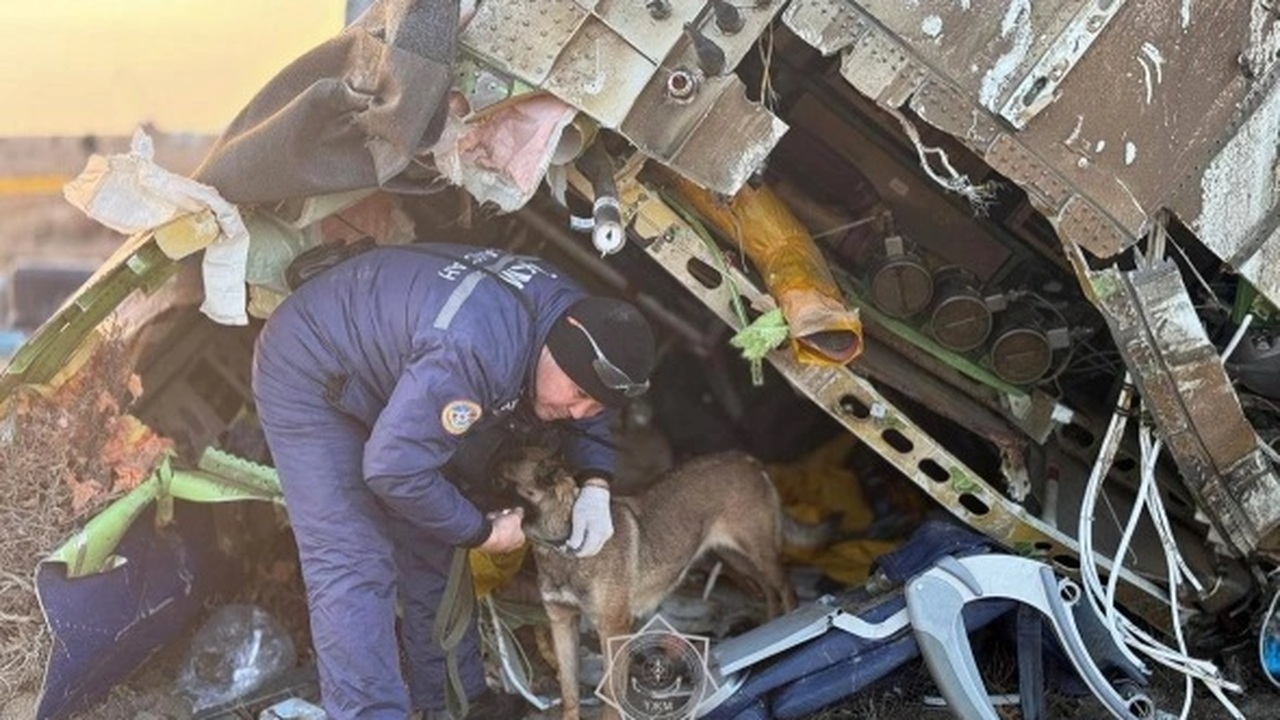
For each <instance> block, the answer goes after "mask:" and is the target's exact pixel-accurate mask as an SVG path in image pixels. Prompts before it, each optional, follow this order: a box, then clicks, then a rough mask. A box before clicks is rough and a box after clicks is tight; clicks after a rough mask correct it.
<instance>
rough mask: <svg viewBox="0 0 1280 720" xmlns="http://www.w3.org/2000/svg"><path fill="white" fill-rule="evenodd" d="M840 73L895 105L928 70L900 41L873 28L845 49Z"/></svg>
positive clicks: (863, 90)
mask: <svg viewBox="0 0 1280 720" xmlns="http://www.w3.org/2000/svg"><path fill="white" fill-rule="evenodd" d="M840 75H841V76H842V77H844V79H845V80H847V81H849V84H850V85H852V86H854V87H855V88H856V89H857V90H858V91H859V92H861V93H862V94H863V95H866V96H867V97H869V98H871V99H872V100H875V101H876V102H877V103H880V104H882V105H887V106H890V107H898V106H899V105H901V104H902V103H904V102H905V101H906V99H907V98H908V97H909V96H910V95H911V93H912V92H914V91H915V89H916V88H917V87H919V86H920V85H921V84H922V83H923V82H924V80H925V77H926V75H927V71H926V70H925V68H924V66H923V65H921V64H920V63H919V62H916V61H915V60H913V59H912V56H911V55H910V54H909V53H908V52H907V50H906V48H905V47H903V46H902V44H901V43H899V42H898V41H896V40H894V39H893V38H891V37H889V36H888V35H886V34H884V33H882V32H876V31H874V30H873V31H871V32H867V33H865V34H863V35H862V36H860V37H859V38H858V39H857V40H856V41H855V42H854V43H853V44H852V45H850V46H849V49H848V50H846V51H845V54H844V56H843V57H842V58H841V60H840Z"/></svg>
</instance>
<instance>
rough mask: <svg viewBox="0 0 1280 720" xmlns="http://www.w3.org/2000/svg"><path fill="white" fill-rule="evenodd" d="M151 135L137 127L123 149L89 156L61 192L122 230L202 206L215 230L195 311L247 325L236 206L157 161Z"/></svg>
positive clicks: (244, 246) (245, 237)
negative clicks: (200, 299)
mask: <svg viewBox="0 0 1280 720" xmlns="http://www.w3.org/2000/svg"><path fill="white" fill-rule="evenodd" d="M154 156H155V148H154V147H153V144H152V141H151V137H150V136H148V135H147V134H146V133H145V132H144V131H143V130H142V129H141V128H139V129H138V131H137V132H135V133H134V135H133V141H132V143H131V145H130V149H129V152H128V153H127V154H120V155H111V156H106V157H104V156H102V155H93V156H92V157H90V158H89V162H88V164H86V166H85V169H84V171H83V172H81V173H80V175H78V176H77V177H76V178H75V179H74V180H72V181H71V182H69V183H67V185H66V186H65V187H64V188H63V190H62V193H63V195H64V196H65V197H66V199H67V201H68V202H70V203H71V204H72V205H74V206H76V207H77V208H79V209H80V210H81V211H82V212H84V214H86V215H88V216H89V217H91V218H93V219H94V220H97V221H98V222H100V223H102V224H103V225H106V226H107V227H109V228H111V229H113V230H116V231H118V232H122V233H125V234H126V235H133V234H135V233H140V232H144V231H147V230H152V229H154V228H157V227H159V226H161V225H164V224H165V223H167V222H169V221H171V220H174V219H175V218H178V217H181V216H183V215H188V214H191V213H197V212H200V211H202V210H205V209H208V210H210V211H212V212H213V215H214V218H215V219H216V220H217V223H218V229H219V230H220V232H221V234H220V235H219V237H218V238H217V239H215V240H214V241H213V242H212V243H211V244H210V245H209V246H208V247H206V248H205V251H204V261H203V265H202V270H203V273H204V291H205V297H204V302H203V303H202V304H201V305H200V311H201V312H203V313H204V314H205V315H208V316H209V318H210V319H212V320H213V321H214V322H218V323H221V324H223V325H247V324H248V322H249V318H248V316H247V315H246V314H245V289H244V279H245V262H246V260H247V258H248V252H249V232H248V230H246V229H245V226H244V222H243V221H242V220H241V217H240V211H239V210H237V209H236V207H235V206H234V205H232V204H231V203H229V202H227V201H226V200H224V199H223V197H222V196H221V195H219V194H218V191H217V190H215V189H214V188H212V187H209V186H208V185H205V184H202V183H199V182H196V181H195V180H192V179H190V178H185V177H182V176H181V175H177V174H175V173H172V172H169V171H168V170H165V169H164V168H162V167H160V166H159V165H157V164H156V163H155V162H154V160H153V158H154Z"/></svg>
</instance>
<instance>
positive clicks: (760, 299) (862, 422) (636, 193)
mask: <svg viewBox="0 0 1280 720" xmlns="http://www.w3.org/2000/svg"><path fill="white" fill-rule="evenodd" d="M619 194H620V196H621V198H622V202H623V205H624V206H627V207H631V208H634V212H633V213H627V214H629V215H633V216H634V218H635V219H634V224H633V228H634V230H635V232H636V233H637V234H638V235H639V236H640V240H639V243H638V244H639V245H640V246H642V247H643V248H644V249H645V251H646V252H647V253H648V254H649V256H650V257H652V258H653V259H654V260H655V261H657V263H658V264H659V265H661V266H662V267H663V268H665V269H666V270H667V271H668V272H669V273H670V274H671V276H672V277H673V278H675V279H676V280H677V281H678V282H680V283H681V284H682V285H683V286H684V287H685V288H686V289H687V290H689V292H690V293H692V294H693V296H694V297H696V298H698V299H699V300H700V301H702V303H703V304H705V305H706V306H707V307H708V308H709V309H711V310H712V312H714V313H715V314H716V315H717V316H719V317H720V319H721V320H723V321H724V322H725V323H727V324H729V325H730V326H731V327H737V323H738V321H737V319H736V317H735V315H734V312H733V309H732V304H731V303H732V297H733V293H737V294H738V295H740V296H742V298H743V299H744V300H745V301H746V302H748V303H749V304H750V305H752V306H753V307H755V308H756V309H762V310H763V309H768V308H771V307H773V306H774V304H775V303H774V301H773V299H772V298H771V297H770V296H769V295H768V294H767V293H764V292H763V291H761V290H760V289H758V288H756V287H755V285H754V284H753V283H752V282H751V281H750V280H749V279H748V278H747V277H746V275H744V274H743V273H742V272H740V271H738V270H736V269H733V268H729V269H728V276H727V277H725V276H724V275H723V273H721V272H720V270H719V269H718V268H720V267H721V266H722V265H723V264H724V263H722V262H721V261H720V260H719V259H717V258H716V257H715V256H713V255H712V254H711V249H710V248H709V247H708V246H707V243H706V242H705V241H704V240H703V239H702V238H701V237H700V236H699V235H698V234H697V233H696V232H695V231H694V230H693V229H692V228H691V227H689V226H688V225H687V224H686V223H685V222H684V220H683V219H682V218H681V217H680V216H679V215H678V214H677V213H676V212H675V211H674V210H672V209H671V208H670V207H669V206H667V205H666V204H665V203H664V202H663V201H662V200H661V199H659V198H658V197H657V194H656V193H654V192H652V191H650V190H648V189H646V188H645V187H643V186H642V185H640V184H639V183H638V182H636V181H635V179H634V178H633V177H628V178H624V179H622V180H621V181H620V184H619ZM767 359H768V360H769V362H770V363H772V364H773V366H774V367H775V368H776V369H777V370H778V371H779V372H780V373H781V374H782V375H783V376H784V377H785V378H786V379H787V380H788V382H790V383H791V384H792V386H794V387H795V388H796V389H797V390H798V391H800V392H801V393H802V394H803V395H804V396H805V397H807V398H809V400H811V401H812V402H814V403H815V404H817V405H818V407H820V408H822V409H823V410H825V411H826V412H827V413H828V414H829V415H831V417H832V418H834V419H835V420H836V421H837V422H839V423H840V424H841V425H843V426H844V427H845V428H846V429H847V430H848V431H849V432H851V433H853V434H854V435H856V436H857V437H858V438H859V439H861V440H862V441H863V442H865V443H866V444H867V445H868V446H869V447H870V448H872V449H873V450H875V451H876V452H877V453H879V454H880V455H881V456H882V457H884V458H885V459H886V460H888V461H889V462H890V463H891V464H893V465H894V467H896V468H897V469H898V470H900V471H901V472H902V473H903V474H905V475H906V476H907V478H908V479H910V480H911V481H912V482H913V483H915V484H916V485H917V486H918V487H920V488H921V489H922V490H924V491H925V492H926V493H927V494H929V495H930V496H931V497H933V498H934V499H935V500H937V501H938V502H939V503H940V504H941V505H942V507H944V508H946V509H947V510H948V511H949V512H951V513H952V514H953V515H955V516H956V517H957V518H959V519H960V520H962V521H963V522H964V523H965V524H967V525H969V526H970V527H972V528H974V529H975V530H977V531H978V532H981V533H983V534H985V535H987V536H988V537H991V538H992V539H994V540H996V541H997V542H1000V543H1002V544H1003V545H1005V546H1006V547H1009V548H1011V549H1013V550H1015V551H1017V552H1019V553H1020V554H1023V555H1031V556H1034V557H1040V558H1044V559H1046V560H1048V561H1050V562H1053V563H1054V564H1055V565H1056V566H1057V567H1059V568H1060V569H1062V570H1063V571H1065V572H1074V571H1075V569H1076V568H1078V567H1079V562H1078V560H1077V557H1078V555H1077V553H1078V546H1077V544H1076V541H1075V539H1074V538H1072V537H1070V536H1068V535H1066V534H1064V533H1062V532H1060V531H1058V530H1057V529H1055V528H1052V527H1050V526H1048V525H1047V524H1045V523H1043V522H1041V521H1040V520H1039V519H1037V518H1035V517H1033V516H1031V515H1029V514H1028V513H1026V511H1024V510H1023V509H1022V508H1021V507H1020V506H1018V505H1017V504H1016V503H1014V502H1013V501H1011V500H1009V499H1007V498H1006V497H1004V496H1003V495H1002V494H1001V493H1000V492H999V491H998V490H997V489H996V488H995V487H993V486H992V485H991V484H989V483H988V482H987V481H986V480H985V479H983V478H982V477H981V476H979V475H978V474H977V473H976V472H974V471H973V470H972V469H970V468H969V467H968V466H966V465H965V463H964V462H963V461H961V460H960V459H959V458H957V457H956V456H954V455H952V454H951V453H950V452H949V451H948V450H946V449H945V448H944V447H942V446H941V445H940V444H939V443H938V442H937V441H935V440H934V439H933V438H932V437H931V436H930V435H929V434H928V433H927V432H925V431H924V430H922V429H921V428H920V427H919V426H918V425H916V424H915V423H914V422H913V421H912V420H911V418H910V417H908V416H907V415H906V414H905V413H903V412H901V411H900V410H898V409H897V408H896V407H895V406H894V405H893V403H891V402H890V401H889V400H887V399H886V398H885V397H884V396H883V395H881V394H880V392H879V391H878V390H876V389H875V387H874V386H873V385H871V383H870V382H868V381H867V380H866V379H864V378H862V377H860V376H858V375H857V374H855V373H854V372H853V371H852V370H850V368H849V367H835V368H830V367H817V366H812V365H802V364H800V363H799V362H798V361H797V360H796V359H795V357H794V356H793V354H792V353H791V352H790V351H789V350H785V349H784V350H775V351H773V352H771V353H769V355H768V356H767ZM1099 562H1104V561H1103V560H1102V559H1099ZM1106 569H1107V570H1108V571H1109V570H1110V569H1111V567H1110V564H1109V563H1107V564H1106ZM1121 577H1122V578H1124V580H1125V583H1124V584H1123V585H1122V587H1123V588H1124V590H1123V596H1124V597H1123V600H1124V602H1126V603H1127V604H1129V606H1130V607H1131V608H1132V609H1134V610H1135V611H1139V612H1142V613H1143V614H1144V615H1145V616H1146V617H1148V618H1151V619H1153V620H1155V619H1156V618H1164V617H1167V616H1168V606H1167V604H1166V601H1165V599H1164V597H1163V595H1162V593H1161V592H1160V591H1159V590H1158V588H1156V586H1154V585H1153V584H1152V583H1150V582H1149V581H1147V580H1145V579H1143V578H1140V577H1138V576H1137V575H1135V574H1133V573H1132V572H1130V571H1129V570H1127V569H1124V570H1121Z"/></svg>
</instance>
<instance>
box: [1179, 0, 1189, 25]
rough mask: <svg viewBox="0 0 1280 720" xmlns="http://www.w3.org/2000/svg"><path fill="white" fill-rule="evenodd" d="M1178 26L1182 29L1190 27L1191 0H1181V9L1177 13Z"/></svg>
mask: <svg viewBox="0 0 1280 720" xmlns="http://www.w3.org/2000/svg"><path fill="white" fill-rule="evenodd" d="M1178 19H1179V21H1180V22H1179V27H1181V28H1182V29H1183V30H1186V29H1187V28H1189V27H1191V0H1182V9H1181V12H1180V13H1179V17H1178Z"/></svg>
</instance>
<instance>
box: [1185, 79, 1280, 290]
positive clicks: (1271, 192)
mask: <svg viewBox="0 0 1280 720" xmlns="http://www.w3.org/2000/svg"><path fill="white" fill-rule="evenodd" d="M1277 137H1280V92H1272V93H1270V94H1269V95H1268V97H1267V98H1266V101H1265V102H1263V104H1262V105H1260V106H1259V107H1258V109H1257V110H1256V111H1255V112H1254V114H1253V116H1252V117H1250V118H1249V120H1248V121H1247V122H1246V123H1245V124H1244V125H1242V126H1241V127H1240V130H1239V131H1238V132H1237V133H1236V135H1235V137H1233V138H1231V140H1230V141H1229V142H1228V143H1227V144H1226V145H1224V146H1223V148H1222V150H1221V151H1219V152H1218V155H1217V156H1216V157H1215V158H1214V159H1213V160H1212V161H1211V162H1210V163H1209V167H1208V168H1207V169H1206V170H1205V172H1204V175H1203V176H1202V177H1201V180H1200V205H1201V209H1200V217H1199V218H1197V219H1196V220H1195V221H1193V222H1192V229H1193V230H1195V232H1196V235H1197V236H1199V237H1200V239H1201V240H1203V241H1204V243H1205V245H1206V246H1208V247H1209V249H1211V250H1212V251H1213V252H1214V253H1215V254H1216V255H1217V256H1218V257H1220V258H1229V257H1231V256H1233V255H1235V254H1236V253H1237V252H1238V251H1239V250H1240V246H1242V245H1244V244H1246V243H1248V242H1250V241H1251V240H1252V236H1253V234H1254V233H1255V232H1257V230H1256V228H1257V227H1259V226H1260V225H1261V224H1262V223H1263V222H1264V220H1265V218H1266V216H1267V213H1268V212H1269V211H1270V210H1271V208H1272V207H1274V206H1275V205H1276V203H1277V202H1280V191H1278V188H1277V177H1276V167H1277V165H1276V163H1277V161H1278V160H1280V152H1278V146H1277V143H1276V138H1277ZM1275 239H1276V238H1275V237H1273V238H1272V241H1274V240H1275ZM1263 249H1264V252H1260V253H1257V254H1256V255H1254V256H1253V257H1252V258H1247V259H1246V260H1247V262H1246V264H1245V266H1242V267H1239V268H1237V270H1239V271H1240V273H1241V274H1242V275H1244V276H1245V277H1246V278H1248V279H1249V280H1250V281H1251V282H1253V283H1254V286H1255V287H1257V288H1258V289H1259V290H1261V291H1262V292H1263V293H1264V294H1265V295H1267V297H1268V299H1270V300H1272V301H1273V302H1275V301H1276V300H1277V298H1280V282H1275V278H1274V277H1270V278H1264V277H1263V276H1264V275H1266V273H1265V272H1264V268H1263V265H1265V263H1262V264H1259V263H1254V262H1252V261H1253V260H1255V259H1258V258H1262V257H1265V256H1267V255H1269V254H1270V253H1267V252H1265V249H1266V245H1264V248H1263Z"/></svg>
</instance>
